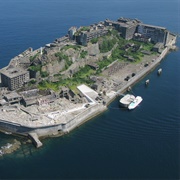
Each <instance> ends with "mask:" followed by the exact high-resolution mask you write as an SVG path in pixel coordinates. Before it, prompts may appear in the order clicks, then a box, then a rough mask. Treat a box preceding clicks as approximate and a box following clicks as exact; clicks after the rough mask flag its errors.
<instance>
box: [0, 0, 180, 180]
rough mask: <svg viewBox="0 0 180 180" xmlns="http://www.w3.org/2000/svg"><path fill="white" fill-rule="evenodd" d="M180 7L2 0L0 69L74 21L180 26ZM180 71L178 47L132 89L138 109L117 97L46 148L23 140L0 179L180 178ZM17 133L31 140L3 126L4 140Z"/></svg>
mask: <svg viewBox="0 0 180 180" xmlns="http://www.w3.org/2000/svg"><path fill="white" fill-rule="evenodd" d="M179 8H180V2H179V0H171V1H169V0H151V1H150V0H136V1H133V0H111V1H109V0H96V1H95V0H91V1H87V0H76V1H73V0H66V1H65V0H52V1H49V0H6V1H4V0H0V42H1V43H0V68H2V67H4V66H6V65H7V64H8V62H9V61H10V59H11V58H13V57H14V56H15V55H17V54H19V53H21V52H22V51H24V50H25V49H26V48H28V47H33V48H34V49H36V48H39V47H41V46H44V45H45V44H47V43H49V42H52V41H53V40H54V39H55V38H57V37H61V36H63V35H65V34H66V33H67V31H68V29H69V28H70V27H71V26H78V27H79V26H81V25H89V24H92V23H95V22H99V21H102V20H104V19H106V18H109V19H113V20H116V19H117V18H119V17H121V16H123V17H130V18H138V19H140V20H142V21H143V22H144V23H147V24H154V25H159V26H164V27H167V29H169V30H170V31H172V32H175V33H180V29H179V27H180V26H179V22H180V20H179V17H180V16H179ZM177 45H178V46H179V45H180V41H179V39H178V42H177ZM158 68H162V69H163V72H162V74H161V76H157V69H158ZM179 75H180V52H179V51H176V52H172V53H170V54H168V55H167V56H166V57H165V59H164V60H163V61H162V63H161V64H160V65H159V66H158V67H157V68H156V69H155V70H154V71H153V72H151V73H150V74H149V75H148V76H147V77H145V78H144V79H142V80H141V81H140V82H139V83H137V84H136V85H135V86H134V87H133V89H132V93H134V94H135V95H140V96H142V97H143V102H142V103H141V104H140V106H139V107H137V108H136V109H135V110H133V111H126V110H124V109H121V108H119V103H118V101H119V98H117V99H116V100H115V101H114V102H112V103H111V104H110V106H109V109H108V110H107V111H106V112H104V113H103V114H101V115H100V116H98V117H96V118H94V119H92V120H90V121H88V122H87V123H85V124H83V125H82V126H80V127H79V128H77V129H76V130H74V131H72V132H71V133H70V134H68V135H65V136H63V137H60V138H48V139H44V140H42V142H43V144H44V146H43V147H42V148H40V149H36V148H34V146H33V145H32V144H22V146H21V148H20V149H19V150H18V151H16V152H14V153H13V154H10V155H7V156H3V157H2V158H0V179H67V178H72V179H148V180H149V179H150V180H151V179H157V180H159V179H168V180H172V179H179V178H180V174H179V172H180V171H179V169H180V153H179V152H180V93H179V92H180V81H179ZM146 79H150V84H149V86H148V87H145V86H144V82H145V80H146ZM14 138H16V139H18V140H20V141H21V142H22V143H23V142H25V139H24V138H22V137H13V136H10V135H5V134H3V133H0V146H3V145H5V144H6V143H8V142H12V141H13V139H14Z"/></svg>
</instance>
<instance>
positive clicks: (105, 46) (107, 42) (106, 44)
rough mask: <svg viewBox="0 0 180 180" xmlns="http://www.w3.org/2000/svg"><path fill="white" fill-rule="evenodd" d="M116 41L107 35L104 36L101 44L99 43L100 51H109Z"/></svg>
mask: <svg viewBox="0 0 180 180" xmlns="http://www.w3.org/2000/svg"><path fill="white" fill-rule="evenodd" d="M116 42H117V40H116V39H115V38H113V39H110V38H108V37H104V38H103V42H102V44H100V45H99V49H100V52H101V53H106V52H108V51H111V50H112V48H113V47H114V45H115V44H116Z"/></svg>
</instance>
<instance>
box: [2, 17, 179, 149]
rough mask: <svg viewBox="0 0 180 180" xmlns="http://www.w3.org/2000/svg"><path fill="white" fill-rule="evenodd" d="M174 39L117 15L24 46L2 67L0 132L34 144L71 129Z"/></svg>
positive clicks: (150, 65) (101, 107)
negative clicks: (36, 44) (37, 44)
mask: <svg viewBox="0 0 180 180" xmlns="http://www.w3.org/2000/svg"><path fill="white" fill-rule="evenodd" d="M176 39H177V36H176V34H174V33H172V32H170V31H169V30H167V29H166V28H165V27H160V26H154V25H149V24H144V23H143V22H142V21H140V20H138V19H130V18H124V17H121V18H119V19H117V21H113V20H109V19H106V20H104V21H101V22H98V23H95V24H92V25H89V26H82V27H79V28H77V27H71V28H70V29H69V30H68V33H67V34H66V35H65V36H63V37H60V38H57V39H55V40H54V42H52V43H48V44H46V45H45V46H44V47H40V48H39V49H36V50H33V49H32V48H28V49H26V50H25V51H24V52H22V53H21V54H19V55H17V56H16V57H14V58H13V59H11V60H10V62H9V64H8V66H7V67H4V68H2V69H1V70H0V75H1V80H0V131H2V132H4V133H6V134H10V133H12V134H14V135H16V134H18V135H22V136H26V137H27V138H30V139H31V140H32V142H33V143H34V144H35V145H36V147H41V146H42V142H41V141H40V139H41V138H43V137H53V136H61V135H64V134H66V133H69V132H70V131H71V130H73V129H75V128H76V127H78V126H80V125H81V124H83V123H84V122H86V121H87V120H89V119H91V118H92V117H95V116H96V115H98V114H100V113H102V112H103V111H105V110H107V109H108V105H109V103H110V102H112V101H113V100H114V99H115V98H116V97H118V96H119V95H121V94H122V93H124V92H125V91H126V90H127V89H128V88H130V87H132V86H133V85H134V84H135V83H136V82H137V81H139V80H140V79H141V78H142V77H144V76H145V75H146V74H148V73H149V72H150V71H152V69H153V68H155V67H156V66H157V65H158V64H159V63H160V62H161V60H162V59H163V58H164V57H165V56H166V54H167V53H168V52H170V51H171V50H174V49H176V46H175V44H176Z"/></svg>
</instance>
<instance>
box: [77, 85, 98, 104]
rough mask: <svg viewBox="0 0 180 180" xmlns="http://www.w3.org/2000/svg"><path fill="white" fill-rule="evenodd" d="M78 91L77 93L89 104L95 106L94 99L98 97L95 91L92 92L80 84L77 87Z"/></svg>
mask: <svg viewBox="0 0 180 180" xmlns="http://www.w3.org/2000/svg"><path fill="white" fill-rule="evenodd" d="M77 88H78V89H79V91H80V92H81V93H82V94H83V95H84V96H86V97H87V98H88V100H90V101H91V102H90V103H91V104H95V103H96V100H95V99H96V97H97V96H98V93H97V92H96V91H94V90H93V89H91V88H89V87H88V86H86V85H84V84H82V85H80V86H78V87H77Z"/></svg>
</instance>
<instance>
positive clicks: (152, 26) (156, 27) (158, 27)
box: [139, 23, 166, 30]
mask: <svg viewBox="0 0 180 180" xmlns="http://www.w3.org/2000/svg"><path fill="white" fill-rule="evenodd" d="M139 25H140V26H146V27H150V28H154V29H162V30H166V28H165V27H161V26H154V25H149V24H143V23H141V24H139Z"/></svg>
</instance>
